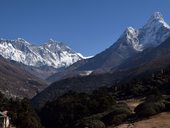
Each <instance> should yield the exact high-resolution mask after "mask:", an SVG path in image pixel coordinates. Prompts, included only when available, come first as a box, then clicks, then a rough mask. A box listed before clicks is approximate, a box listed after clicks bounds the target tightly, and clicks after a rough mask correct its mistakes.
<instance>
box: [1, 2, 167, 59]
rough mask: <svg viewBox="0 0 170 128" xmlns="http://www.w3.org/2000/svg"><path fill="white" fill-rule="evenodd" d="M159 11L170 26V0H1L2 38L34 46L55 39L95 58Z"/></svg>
mask: <svg viewBox="0 0 170 128" xmlns="http://www.w3.org/2000/svg"><path fill="white" fill-rule="evenodd" d="M155 11H160V12H161V13H162V14H163V15H164V18H165V20H166V22H167V23H168V24H170V0H0V38H6V39H16V38H18V37H21V38H24V39H25V40H27V41H29V42H32V43H34V44H43V43H45V42H47V41H48V40H49V39H50V38H53V39H54V40H57V41H62V42H64V43H65V44H67V45H68V46H69V47H71V48H72V49H74V50H75V51H77V52H80V53H82V54H83V55H85V56H89V55H95V54H97V53H99V52H101V51H102V50H104V49H106V48H108V47H109V46H110V45H112V44H113V43H114V42H115V41H116V40H117V39H118V38H119V36H120V35H121V34H122V32H123V31H124V29H125V28H126V27H128V26H132V27H135V28H140V27H142V26H143V25H144V24H145V23H146V21H147V19H148V18H149V17H150V15H151V14H153V13H154V12H155Z"/></svg>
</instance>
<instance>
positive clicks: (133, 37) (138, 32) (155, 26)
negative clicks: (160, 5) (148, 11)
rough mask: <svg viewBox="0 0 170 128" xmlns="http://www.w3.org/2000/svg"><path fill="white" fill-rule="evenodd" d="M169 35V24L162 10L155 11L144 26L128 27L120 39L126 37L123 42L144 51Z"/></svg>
mask: <svg viewBox="0 0 170 128" xmlns="http://www.w3.org/2000/svg"><path fill="white" fill-rule="evenodd" d="M169 36H170V27H169V25H168V24H167V23H166V22H165V20H164V18H163V16H162V14H161V13H160V12H155V13H154V14H153V15H152V16H151V17H150V18H149V20H148V21H147V23H146V24H145V25H144V26H143V27H142V28H140V29H135V28H133V27H128V28H126V30H125V31H124V33H123V34H122V36H121V37H120V39H122V38H125V40H124V41H123V42H124V43H126V44H127V46H128V47H129V46H130V47H132V48H133V49H134V50H136V51H143V50H144V49H145V48H147V47H155V46H158V45H159V44H160V43H162V42H163V41H165V40H166V39H167V38H168V37H169ZM123 42H122V43H123ZM119 43H120V42H119ZM120 46H121V44H120Z"/></svg>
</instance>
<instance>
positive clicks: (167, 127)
mask: <svg viewBox="0 0 170 128" xmlns="http://www.w3.org/2000/svg"><path fill="white" fill-rule="evenodd" d="M126 102H127V104H128V106H129V107H130V108H131V110H132V111H133V110H134V108H135V107H136V106H137V105H138V104H140V103H141V102H142V100H141V99H140V100H136V99H130V100H127V101H126ZM108 128H170V112H162V113H160V114H158V115H155V116H152V117H150V118H148V119H144V120H141V121H138V122H134V123H130V124H121V125H119V126H116V127H113V126H111V127H108Z"/></svg>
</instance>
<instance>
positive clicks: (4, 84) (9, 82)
mask: <svg viewBox="0 0 170 128" xmlns="http://www.w3.org/2000/svg"><path fill="white" fill-rule="evenodd" d="M46 87H47V85H46V84H45V82H43V81H42V80H40V79H38V78H37V77H35V76H33V75H31V74H29V73H28V72H25V71H24V70H22V69H21V68H19V67H18V66H15V65H12V64H10V62H9V61H8V60H5V59H4V58H3V57H2V56H0V91H1V92H2V93H4V94H5V95H6V96H7V97H20V98H23V97H28V98H32V97H33V96H35V95H36V94H37V92H40V91H42V90H43V89H44V88H46Z"/></svg>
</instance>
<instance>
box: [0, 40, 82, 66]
mask: <svg viewBox="0 0 170 128" xmlns="http://www.w3.org/2000/svg"><path fill="white" fill-rule="evenodd" d="M0 55H2V56H3V57H4V58H7V59H10V60H14V61H17V62H21V63H23V64H25V65H29V66H35V67H40V66H44V65H46V66H52V67H54V68H61V67H67V66H69V65H71V64H73V63H75V62H76V61H78V60H81V59H83V57H82V56H80V55H79V53H76V52H75V51H73V50H72V49H71V48H69V47H68V46H66V45H65V44H64V43H60V42H57V41H54V40H51V39H50V40H49V41H48V42H47V43H46V44H44V45H40V46H38V45H32V44H30V43H28V42H27V41H25V40H24V39H22V38H18V39H16V40H4V39H3V40H0Z"/></svg>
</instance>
